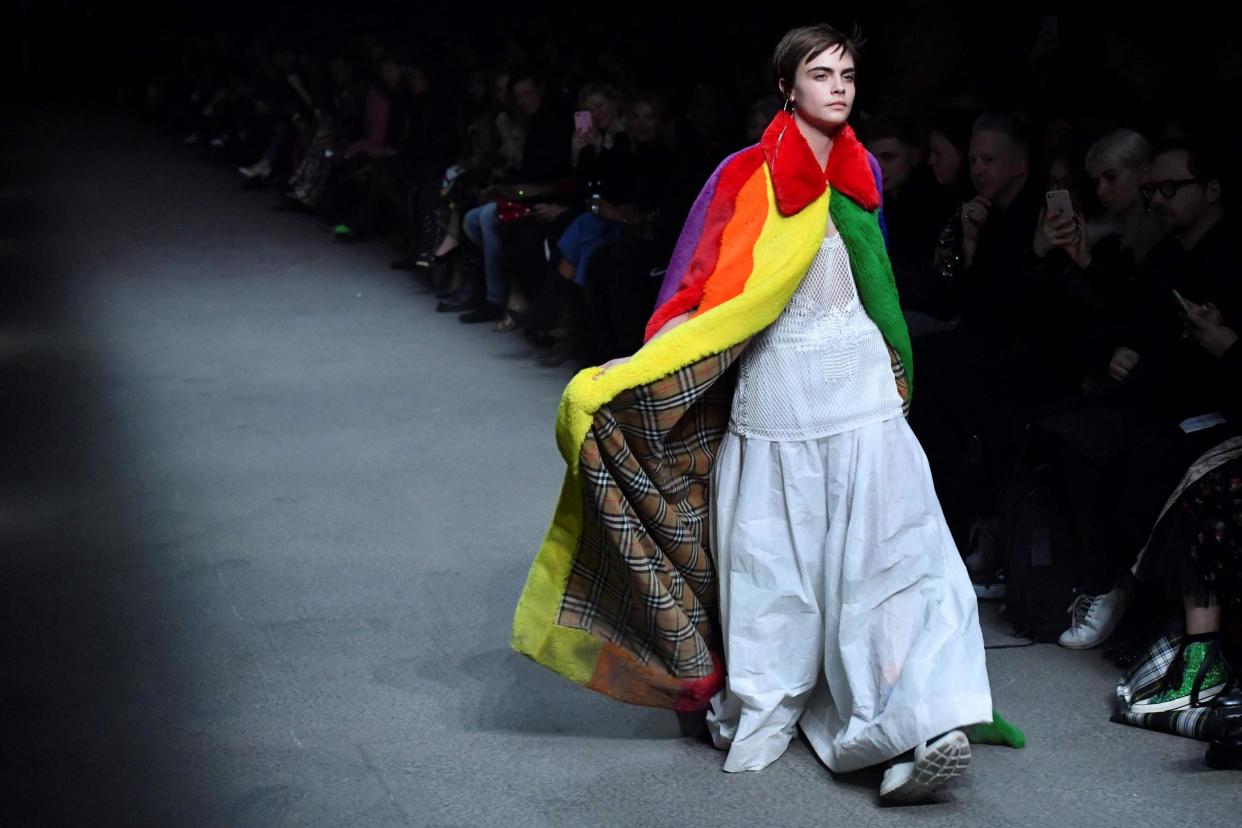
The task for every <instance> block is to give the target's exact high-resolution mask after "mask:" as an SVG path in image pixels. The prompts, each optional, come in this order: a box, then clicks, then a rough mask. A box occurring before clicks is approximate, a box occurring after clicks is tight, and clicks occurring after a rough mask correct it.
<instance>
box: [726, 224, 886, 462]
mask: <svg viewBox="0 0 1242 828" xmlns="http://www.w3.org/2000/svg"><path fill="white" fill-rule="evenodd" d="M738 362H739V364H738V377H737V388H736V389H735V390H734V393H733V405H732V411H731V415H730V417H729V428H730V430H732V431H735V432H737V433H739V434H744V435H747V436H751V437H759V438H761V439H767V440H806V439H811V438H815V437H824V436H827V435H829V434H837V433H839V432H842V431H849V430H850V429H854V428H859V427H861V426H864V425H867V424H868V423H874V422H879V421H881V420H887V419H889V418H892V417H900V416H902V411H901V395H900V394H898V393H897V385H896V382H895V381H894V380H893V370H892V365H891V363H890V360H889V354H888V348H887V346H886V345H885V343H884V336H883V334H881V333H880V329H879V328H877V327H876V324H875V322H873V321H872V320H871V317H870V316H868V315H867V312H866V310H865V309H864V308H863V306H862V302H861V301H860V300H859V298H858V293H857V291H856V290H855V288H854V275H853V272H852V271H851V270H850V261H849V255H848V253H847V251H846V249H845V242H844V241H843V240H842V239H841V234H840V233H835V234H833V235H831V236H828V237H826V238H825V239H824V241H823V243H822V244H821V245H820V248H819V253H818V254H817V255H816V256H815V260H814V261H813V262H812V263H811V267H810V269H809V270H807V273H806V276H804V277H803V279H802V282H801V283H800V284H799V285H798V289H797V290H796V291H795V292H794V295H793V297H792V298H791V299H790V300H789V304H787V305H786V306H785V309H784V310H783V311H781V315H780V316H778V317H777V318H776V321H775V322H773V323H772V324H771V325H769V326H768V327H766V328H764V329H763V330H762V331H760V332H759V333H758V334H757V335H756V336H755V338H754V339H752V340H751V342H750V344H749V345H748V346H747V347H746V350H745V351H743V352H742V356H741V357H740V358H739V360H738Z"/></svg>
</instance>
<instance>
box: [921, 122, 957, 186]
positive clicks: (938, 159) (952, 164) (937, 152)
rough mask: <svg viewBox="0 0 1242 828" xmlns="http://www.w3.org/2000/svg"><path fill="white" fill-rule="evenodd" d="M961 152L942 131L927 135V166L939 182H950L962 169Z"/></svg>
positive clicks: (954, 179) (955, 179)
mask: <svg viewBox="0 0 1242 828" xmlns="http://www.w3.org/2000/svg"><path fill="white" fill-rule="evenodd" d="M962 161H963V158H962V154H961V153H960V152H958V151H957V147H955V146H953V142H952V141H950V140H949V139H948V138H946V137H945V135H944V133H941V132H933V133H932V134H931V135H929V136H927V166H929V167H931V171H932V175H934V176H936V181H937V182H939V183H940V184H952V183H953V182H954V181H957V177H958V175H960V174H961V171H962Z"/></svg>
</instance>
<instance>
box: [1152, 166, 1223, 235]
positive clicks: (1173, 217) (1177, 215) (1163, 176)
mask: <svg viewBox="0 0 1242 828" xmlns="http://www.w3.org/2000/svg"><path fill="white" fill-rule="evenodd" d="M1188 161H1189V159H1188V158H1187V156H1186V153H1185V152H1182V151H1180V150H1178V151H1174V152H1166V153H1162V154H1160V155H1158V156H1156V157H1155V158H1154V159H1153V160H1152V162H1151V170H1150V172H1149V173H1148V174H1147V181H1146V182H1145V183H1147V184H1148V185H1151V184H1158V183H1159V182H1161V181H1181V180H1184V179H1187V178H1194V175H1193V174H1191V172H1190V167H1189V166H1188ZM1216 194H1217V190H1216V187H1215V184H1214V183H1213V184H1211V185H1210V186H1204V184H1203V183H1202V182H1195V183H1190V184H1182V185H1180V186H1177V189H1176V192H1174V193H1173V195H1172V196H1166V195H1165V194H1164V193H1162V192H1160V190H1159V188H1157V189H1156V190H1155V191H1154V192H1152V194H1151V197H1150V205H1151V214H1152V216H1153V217H1154V218H1155V219H1156V223H1157V224H1158V225H1160V227H1161V229H1163V230H1164V231H1165V232H1166V233H1177V232H1178V231H1181V230H1185V229H1187V228H1189V227H1191V226H1193V225H1194V224H1195V223H1196V222H1197V221H1198V220H1199V219H1200V218H1202V216H1203V214H1204V212H1206V211H1207V210H1208V209H1209V208H1210V207H1211V205H1212V202H1213V201H1214V200H1215V198H1214V197H1215V195H1216Z"/></svg>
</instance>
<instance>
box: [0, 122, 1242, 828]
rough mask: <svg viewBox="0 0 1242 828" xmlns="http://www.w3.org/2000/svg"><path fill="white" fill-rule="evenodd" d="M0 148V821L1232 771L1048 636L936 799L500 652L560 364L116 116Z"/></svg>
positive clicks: (1072, 799) (979, 813) (335, 820)
mask: <svg viewBox="0 0 1242 828" xmlns="http://www.w3.org/2000/svg"><path fill="white" fill-rule="evenodd" d="M0 151H2V153H3V156H2V162H3V166H4V172H5V178H4V179H0V187H3V190H2V191H0V217H2V218H3V221H2V222H0V245H2V246H0V255H2V256H3V264H4V267H5V272H6V274H7V275H5V277H4V279H5V284H4V294H3V296H4V298H5V302H4V304H3V306H2V307H0V403H2V405H3V420H2V421H0V423H2V425H3V435H2V437H0V439H2V440H3V442H4V450H3V452H2V453H0V456H2V457H3V459H2V460H0V473H2V477H0V486H2V488H0V510H2V511H0V551H2V553H3V555H2V559H0V567H2V568H0V604H2V605H3V607H4V614H3V619H4V641H5V644H4V648H3V650H2V654H3V663H2V664H0V671H2V672H3V687H4V693H5V695H4V700H5V702H4V703H5V710H6V717H5V728H4V734H3V745H4V755H5V764H6V768H5V777H4V783H3V784H4V789H5V790H4V794H3V796H4V801H3V807H4V809H5V811H4V814H3V815H0V824H4V825H22V824H42V825H75V826H78V825H81V826H86V825H161V826H163V825H167V826H183V825H187V826H189V825H211V826H284V825H316V826H344V825H361V826H387V825H418V826H491V825H523V826H525V825H533V826H579V825H601V826H602V825H630V826H687V825H693V826H733V825H737V826H748V827H750V828H753V826H769V825H772V826H776V825H780V826H802V825H806V826H811V825H816V826H819V825H838V824H847V822H848V823H849V824H854V825H889V824H897V823H902V822H912V823H919V824H928V825H931V824H967V825H1034V824H1040V825H1117V826H1121V825H1153V826H1155V825H1159V826H1169V825H1204V826H1206V825H1227V824H1228V825H1237V824H1239V813H1240V812H1242V774H1238V773H1224V772H1212V771H1210V770H1209V769H1208V768H1207V767H1206V766H1205V765H1204V764H1203V761H1202V755H1203V751H1204V746H1203V745H1202V744H1200V743H1196V742H1192V741H1188V740H1184V739H1178V738H1175V737H1171V736H1164V735H1159V734H1155V733H1149V732H1144V731H1139V730H1135V729H1131V728H1126V727H1122V726H1120V725H1115V724H1110V723H1109V722H1108V721H1107V716H1108V713H1107V704H1106V697H1107V695H1108V692H1109V690H1110V688H1111V686H1112V684H1113V682H1114V680H1115V670H1114V668H1112V667H1111V666H1110V665H1108V664H1107V663H1105V662H1104V661H1103V660H1102V659H1101V658H1100V657H1099V655H1098V654H1096V653H1071V652H1067V651H1065V650H1061V649H1058V648H1056V647H1054V646H1047V645H1044V646H1038V647H1031V648H1027V649H1012V650H994V651H991V652H990V653H989V667H990V672H991V675H992V681H993V690H994V694H995V698H996V705H997V707H998V709H999V710H1001V711H1002V712H1003V713H1004V714H1005V715H1006V717H1007V718H1009V719H1010V720H1011V721H1012V722H1014V723H1015V724H1017V725H1018V726H1020V727H1022V728H1024V729H1025V731H1026V732H1027V734H1028V737H1029V745H1028V746H1027V747H1026V748H1025V749H1024V750H1011V749H1007V748H1000V747H988V746H982V747H979V748H978V749H977V750H976V758H975V762H974V764H973V765H972V767H971V772H970V774H969V775H968V777H967V778H966V779H965V780H964V782H963V783H962V784H961V785H960V786H958V787H957V788H956V789H955V790H954V791H953V792H951V793H947V794H946V795H945V797H944V798H943V799H944V801H943V802H941V803H939V804H934V805H928V806H921V807H917V808H906V809H897V810H893V809H884V810H881V809H879V808H877V806H876V802H875V792H874V785H875V782H876V779H875V777H873V776H868V775H867V774H863V775H862V776H851V777H849V778H844V779H834V778H833V777H832V776H831V775H830V774H829V773H828V772H827V771H826V770H825V769H824V768H823V767H822V766H821V765H820V764H819V763H818V762H817V761H816V760H815V758H814V757H813V756H812V755H811V754H810V753H809V752H808V751H807V749H806V747H805V746H804V745H803V744H802V743H800V742H795V743H794V744H793V745H792V746H791V748H790V750H789V751H788V753H787V754H786V755H785V756H784V757H782V758H781V759H780V760H779V761H778V762H776V763H775V764H774V765H772V766H770V767H769V768H767V769H765V770H764V771H762V772H760V773H749V774H725V773H723V772H721V770H720V764H721V762H722V759H723V754H720V753H718V752H717V751H715V750H713V749H712V748H711V747H710V746H709V745H706V744H703V743H700V742H695V741H691V740H685V739H682V738H680V737H679V736H678V731H677V724H676V721H675V719H674V718H673V716H672V715H671V714H669V713H666V712H662V711H657V710H649V709H645V708H636V707H629V706H625V705H622V704H618V703H615V702H612V701H609V700H607V699H605V698H602V697H599V696H597V695H594V694H592V693H590V692H588V691H585V690H582V689H579V688H577V687H574V686H572V685H570V684H569V683H567V682H565V681H564V680H562V679H560V678H559V677H557V676H555V675H554V674H552V673H550V672H548V671H546V670H544V669H543V668H541V667H539V666H537V665H535V664H533V663H532V662H529V661H527V660H526V659H524V658H523V657H521V656H519V655H517V654H516V653H514V652H512V651H511V650H510V649H509V643H508V641H509V624H510V619H511V614H512V610H513V606H514V603H515V601H516V599H517V596H518V592H519V590H520V589H521V586H522V583H523V580H524V578H525V575H526V571H527V568H528V566H529V564H530V561H531V559H532V557H533V555H534V552H535V550H536V548H537V547H538V545H539V542H540V540H541V539H542V536H543V533H544V530H545V529H546V527H547V522H548V520H549V518H550V516H551V511H552V507H553V505H554V500H555V497H556V495H557V492H558V487H559V484H560V478H561V464H560V459H559V456H558V455H557V452H556V450H555V447H554V445H553V439H552V423H553V413H554V410H555V405H556V401H557V399H558V397H559V394H560V391H561V388H562V387H563V385H564V383H565V381H566V380H567V378H568V376H569V374H568V371H564V370H549V369H543V368H540V367H538V366H537V365H536V364H535V363H534V361H533V360H532V359H531V358H530V352H529V350H528V348H527V347H526V346H525V345H523V344H522V341H521V339H520V338H519V337H518V336H517V335H516V334H497V333H493V332H491V331H490V330H489V329H488V328H489V326H485V325H484V326H463V325H460V324H458V322H457V321H456V319H455V318H454V317H453V316H445V315H437V314H435V313H434V312H433V311H432V302H431V301H430V297H428V296H425V295H420V294H418V293H416V292H415V291H414V290H413V289H412V288H411V286H410V285H409V283H408V282H407V281H406V279H405V278H403V277H402V276H400V275H397V274H395V273H393V272H391V271H389V270H388V268H387V264H386V259H387V254H386V251H384V250H382V249H380V248H379V247H377V246H370V245H368V246H360V247H345V246H342V245H337V244H335V243H333V242H332V240H331V239H330V238H328V237H327V236H326V235H325V233H324V232H323V231H322V230H321V229H320V228H319V227H318V225H317V223H316V222H315V221H313V220H311V219H309V218H306V217H302V216H297V215H291V214H286V213H273V212H271V211H270V210H269V209H268V207H269V206H270V205H271V203H272V202H273V198H274V197H273V195H272V194H271V193H246V192H241V191H239V189H238V186H237V184H238V181H237V176H236V174H235V173H233V172H231V171H230V170H229V169H227V168H222V167H219V166H215V165H212V164H208V163H206V162H203V161H201V160H199V159H198V158H196V157H195V155H194V153H193V152H190V151H187V150H185V149H184V148H182V147H180V146H179V145H177V143H176V141H175V140H173V139H171V138H169V137H167V136H164V135H161V134H159V133H157V132H155V131H153V130H151V129H149V128H147V127H144V126H142V125H139V124H137V123H133V122H130V121H128V120H126V119H125V118H123V117H120V116H117V115H112V114H108V113H107V112H101V111H93V112H85V113H68V112H63V111H62V112H44V113H41V114H37V115H30V114H24V115H20V116H15V115H13V114H11V113H10V114H8V115H6V116H5V120H4V128H3V134H2V138H0ZM988 626H989V639H990V640H992V641H1003V640H1004V635H1003V633H1002V632H1001V630H1000V628H999V627H998V626H997V625H996V624H994V623H993V622H989V625H988ZM34 814H39V815H41V817H42V818H41V819H39V820H37V821H36V820H35V818H34V817H33V816H32V815H34Z"/></svg>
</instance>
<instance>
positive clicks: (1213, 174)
mask: <svg viewBox="0 0 1242 828" xmlns="http://www.w3.org/2000/svg"><path fill="white" fill-rule="evenodd" d="M1224 166H1225V156H1224V155H1223V154H1222V153H1221V152H1220V151H1219V150H1218V149H1217V148H1216V147H1215V146H1213V145H1209V144H1207V143H1205V142H1203V141H1199V140H1194V139H1190V140H1182V141H1178V142H1172V143H1169V144H1166V145H1165V146H1164V147H1162V148H1160V149H1158V150H1157V151H1156V153H1155V155H1154V156H1153V158H1152V161H1151V167H1150V169H1149V171H1148V174H1147V180H1146V182H1145V183H1144V184H1143V185H1142V186H1141V187H1140V193H1141V194H1142V196H1143V199H1144V201H1145V204H1146V206H1147V209H1148V210H1149V211H1150V212H1151V214H1152V216H1153V218H1154V219H1155V220H1156V222H1157V224H1159V226H1160V227H1161V229H1162V230H1163V231H1164V232H1165V237H1164V238H1163V239H1162V240H1161V241H1160V242H1159V243H1158V244H1156V245H1155V246H1154V247H1153V248H1152V249H1151V251H1150V252H1149V253H1148V254H1147V257H1146V259H1145V260H1144V262H1143V265H1142V270H1141V278H1140V279H1139V280H1138V283H1137V284H1136V286H1135V290H1134V291H1133V293H1132V294H1130V295H1129V296H1127V297H1126V298H1125V300H1124V302H1123V304H1124V306H1122V307H1117V308H1114V311H1115V313H1114V314H1113V316H1112V321H1111V322H1108V323H1104V324H1108V325H1109V327H1112V330H1111V331H1109V333H1110V334H1111V338H1112V339H1113V341H1114V342H1115V343H1116V345H1117V348H1116V350H1115V351H1114V352H1113V356H1112V359H1111V361H1110V362H1109V364H1108V368H1107V374H1108V377H1109V378H1110V379H1111V380H1113V382H1112V383H1109V384H1108V385H1105V386H1104V387H1103V388H1101V389H1100V390H1099V391H1097V392H1096V393H1094V394H1093V395H1091V396H1090V397H1088V398H1086V399H1084V400H1083V401H1082V402H1081V405H1079V406H1071V407H1070V409H1069V410H1067V411H1064V412H1062V413H1060V414H1056V415H1052V416H1049V417H1045V418H1043V419H1042V420H1041V421H1040V422H1039V427H1040V429H1041V431H1042V432H1044V433H1050V434H1055V435H1058V438H1059V440H1060V445H1061V446H1062V448H1063V449H1064V448H1068V449H1070V450H1069V451H1068V452H1066V451H1062V452H1060V453H1058V455H1057V457H1058V460H1059V462H1060V463H1061V464H1063V465H1064V466H1065V467H1066V469H1067V472H1066V474H1065V478H1064V479H1067V480H1074V481H1076V482H1077V484H1078V485H1077V489H1076V492H1078V493H1079V494H1080V495H1081V496H1080V497H1079V498H1077V500H1078V508H1079V509H1080V510H1081V514H1080V515H1079V518H1080V521H1081V523H1080V524H1079V525H1081V526H1084V527H1088V531H1086V532H1085V536H1087V537H1089V538H1090V539H1089V540H1086V541H1085V547H1084V548H1083V549H1082V550H1081V551H1080V554H1078V555H1077V556H1076V563H1075V572H1074V579H1075V588H1076V591H1077V592H1079V593H1081V594H1080V595H1079V598H1078V599H1077V600H1076V601H1075V602H1074V605H1073V606H1072V607H1071V613H1072V615H1073V621H1072V629H1071V630H1070V631H1067V635H1064V636H1062V641H1061V643H1062V645H1063V646H1067V647H1072V648H1075V649H1087V648H1089V647H1094V646H1098V645H1099V644H1101V643H1103V642H1104V641H1105V640H1106V639H1107V638H1108V637H1109V635H1110V634H1111V633H1112V631H1113V630H1114V629H1115V628H1116V626H1117V623H1118V622H1119V621H1120V619H1121V616H1122V615H1123V614H1124V613H1125V611H1126V609H1127V607H1128V606H1129V604H1130V602H1131V600H1132V597H1133V584H1132V582H1131V580H1130V579H1129V577H1128V576H1126V575H1125V571H1126V569H1128V567H1129V566H1130V565H1131V564H1132V563H1133V562H1134V556H1135V553H1136V552H1137V551H1138V549H1139V548H1140V547H1142V545H1143V543H1144V541H1145V539H1146V534H1147V532H1148V531H1149V530H1150V529H1151V525H1152V522H1153V521H1154V520H1155V517H1156V515H1157V513H1158V512H1159V510H1160V507H1161V505H1162V504H1163V501H1164V499H1165V497H1167V494H1168V491H1169V490H1171V489H1172V488H1173V486H1174V485H1175V484H1176V483H1177V481H1178V479H1180V477H1181V475H1182V473H1183V472H1184V471H1185V470H1186V467H1187V465H1188V464H1189V463H1190V462H1191V461H1192V460H1193V459H1194V458H1195V457H1197V456H1199V455H1200V454H1201V453H1202V452H1203V451H1204V450H1206V449H1207V448H1209V447H1210V446H1212V445H1215V444H1216V443H1219V442H1220V441H1221V440H1222V439H1224V437H1226V436H1228V435H1230V434H1233V433H1237V432H1238V431H1240V430H1242V429H1240V428H1239V426H1242V423H1238V422H1232V421H1229V420H1227V419H1225V418H1224V416H1223V414H1222V412H1227V411H1228V410H1229V409H1230V408H1231V407H1233V406H1232V405H1231V400H1232V399H1233V395H1232V394H1230V393H1229V392H1228V388H1229V385H1230V384H1231V383H1232V381H1233V380H1232V378H1231V377H1229V376H1227V375H1225V374H1224V373H1223V372H1222V365H1223V363H1222V360H1221V359H1220V358H1219V356H1218V355H1214V354H1213V353H1212V352H1210V351H1209V350H1207V349H1206V348H1204V347H1202V346H1200V344H1199V343H1198V341H1197V340H1196V339H1195V338H1194V337H1193V336H1192V333H1193V331H1194V326H1193V325H1192V324H1191V322H1190V321H1189V319H1188V313H1189V312H1190V311H1191V310H1194V309H1196V308H1198V307H1199V306H1207V307H1209V308H1211V309H1212V313H1213V315H1214V316H1219V317H1222V318H1223V320H1224V324H1226V325H1228V324H1230V323H1232V324H1233V325H1235V326H1236V325H1238V324H1239V323H1242V289H1240V288H1242V278H1240V277H1242V255H1240V254H1239V248H1238V242H1237V238H1236V236H1235V235H1234V232H1233V229H1232V224H1231V223H1230V222H1229V220H1228V219H1227V218H1226V215H1225V205H1224V200H1223V196H1224V188H1225V178H1226V177H1225V172H1224ZM1183 303H1184V304H1183ZM1218 321H1219V320H1218ZM1235 356H1236V355H1235ZM1110 585H1112V588H1111V589H1110V588H1109V587H1110ZM1071 633H1072V634H1071Z"/></svg>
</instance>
